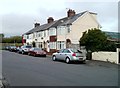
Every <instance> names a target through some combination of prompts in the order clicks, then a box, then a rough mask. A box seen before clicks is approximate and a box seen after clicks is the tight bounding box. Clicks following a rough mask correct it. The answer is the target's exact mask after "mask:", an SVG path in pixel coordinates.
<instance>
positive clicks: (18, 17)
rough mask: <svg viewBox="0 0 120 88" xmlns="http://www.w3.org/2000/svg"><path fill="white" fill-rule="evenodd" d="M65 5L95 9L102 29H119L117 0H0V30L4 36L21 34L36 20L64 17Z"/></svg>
mask: <svg viewBox="0 0 120 88" xmlns="http://www.w3.org/2000/svg"><path fill="white" fill-rule="evenodd" d="M113 1H115V0H113ZM66 8H71V9H74V10H75V11H76V13H80V12H82V11H86V10H88V11H91V12H96V13H97V14H98V15H97V18H98V21H99V23H100V24H101V26H102V29H101V30H103V31H113V32H117V31H118V2H117V1H115V2H108V1H106V2H104V1H102V2H94V1H92V2H88V1H85V0H84V2H83V1H82V0H80V1H78V0H77V1H72V0H71V1H70V0H69V1H68V0H43V1H42V0H0V29H2V30H0V32H2V33H4V34H5V35H6V36H14V35H22V34H23V33H25V32H27V31H29V30H30V29H32V28H33V24H34V23H35V22H36V21H37V22H40V24H44V23H46V22H47V18H48V17H49V16H52V17H53V18H54V19H55V20H57V19H60V18H62V17H65V16H66V15H67V14H66V12H67V10H68V9H66Z"/></svg>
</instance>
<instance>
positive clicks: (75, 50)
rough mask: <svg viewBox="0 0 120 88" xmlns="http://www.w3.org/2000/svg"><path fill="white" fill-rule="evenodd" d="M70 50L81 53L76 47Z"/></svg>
mask: <svg viewBox="0 0 120 88" xmlns="http://www.w3.org/2000/svg"><path fill="white" fill-rule="evenodd" d="M71 51H72V52H74V53H82V52H81V51H80V50H77V49H71Z"/></svg>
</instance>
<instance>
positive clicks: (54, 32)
mask: <svg viewBox="0 0 120 88" xmlns="http://www.w3.org/2000/svg"><path fill="white" fill-rule="evenodd" d="M52 35H56V28H50V29H49V36H52Z"/></svg>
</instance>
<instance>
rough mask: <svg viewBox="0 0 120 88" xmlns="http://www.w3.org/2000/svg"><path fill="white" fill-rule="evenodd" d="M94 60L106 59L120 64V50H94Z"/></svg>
mask: <svg viewBox="0 0 120 88" xmlns="http://www.w3.org/2000/svg"><path fill="white" fill-rule="evenodd" d="M92 60H99V61H106V62H112V63H116V64H118V52H94V53H92Z"/></svg>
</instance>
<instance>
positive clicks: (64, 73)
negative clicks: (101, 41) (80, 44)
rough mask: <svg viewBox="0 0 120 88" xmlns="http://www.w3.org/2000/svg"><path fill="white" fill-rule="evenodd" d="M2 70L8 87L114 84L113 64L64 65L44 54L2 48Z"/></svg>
mask: <svg viewBox="0 0 120 88" xmlns="http://www.w3.org/2000/svg"><path fill="white" fill-rule="evenodd" d="M2 71H3V75H4V76H5V77H6V79H7V80H8V82H9V84H10V85H11V86H117V85H118V67H117V65H115V64H111V63H105V62H98V63H97V61H87V62H86V64H82V63H79V64H75V63H72V64H66V63H64V62H61V61H55V62H54V61H52V60H51V58H50V57H49V56H47V57H33V56H28V55H22V54H18V53H15V52H9V51H2Z"/></svg>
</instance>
